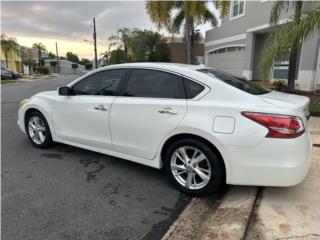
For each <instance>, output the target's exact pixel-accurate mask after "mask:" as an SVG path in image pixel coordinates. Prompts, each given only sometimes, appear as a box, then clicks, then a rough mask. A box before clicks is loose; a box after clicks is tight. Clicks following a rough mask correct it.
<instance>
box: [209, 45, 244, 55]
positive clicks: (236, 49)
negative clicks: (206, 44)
mask: <svg viewBox="0 0 320 240" xmlns="http://www.w3.org/2000/svg"><path fill="white" fill-rule="evenodd" d="M244 50H246V48H245V47H244V46H230V47H222V48H219V49H216V50H213V51H211V52H209V54H223V53H229V52H239V51H244Z"/></svg>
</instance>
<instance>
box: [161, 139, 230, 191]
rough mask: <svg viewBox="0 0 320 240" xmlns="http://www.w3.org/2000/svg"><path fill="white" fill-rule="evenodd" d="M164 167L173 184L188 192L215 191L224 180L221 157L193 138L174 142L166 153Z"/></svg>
mask: <svg viewBox="0 0 320 240" xmlns="http://www.w3.org/2000/svg"><path fill="white" fill-rule="evenodd" d="M165 168H166V172H167V174H168V176H169V178H170V180H171V181H172V182H173V184H174V185H175V186H176V187H177V188H178V189H180V190H181V191H182V192H184V193H187V194H190V195H198V196H204V195H208V194H211V193H214V192H216V191H218V190H219V189H220V187H222V186H223V185H224V183H225V174H224V167H223V163H222V160H221V159H220V158H219V157H218V156H217V155H216V154H215V153H214V151H212V149H211V148H210V147H209V146H208V145H206V144H204V143H202V142H201V141H198V140H196V139H181V140H178V141H177V142H175V143H173V144H172V145H171V146H170V147H169V148H168V149H167V151H166V154H165Z"/></svg>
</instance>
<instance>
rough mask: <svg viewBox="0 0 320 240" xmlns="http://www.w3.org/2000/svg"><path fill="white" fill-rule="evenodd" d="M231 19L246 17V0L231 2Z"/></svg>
mask: <svg viewBox="0 0 320 240" xmlns="http://www.w3.org/2000/svg"><path fill="white" fill-rule="evenodd" d="M230 13H231V18H235V17H239V16H242V15H244V0H234V1H232V2H231V11H230Z"/></svg>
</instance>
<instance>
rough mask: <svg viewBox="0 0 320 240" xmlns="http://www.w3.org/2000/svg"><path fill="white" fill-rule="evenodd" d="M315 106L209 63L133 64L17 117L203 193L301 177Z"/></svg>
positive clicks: (42, 135)
mask: <svg viewBox="0 0 320 240" xmlns="http://www.w3.org/2000/svg"><path fill="white" fill-rule="evenodd" d="M308 105H309V99H308V98H306V97H302V96H297V95H291V94H285V93H280V92H276V91H270V90H266V89H263V88H261V87H258V86H256V85H253V84H252V83H250V82H248V81H245V80H241V79H239V78H237V77H234V76H233V75H230V74H227V73H224V72H221V71H218V70H216V69H212V68H208V67H205V66H194V65H182V64H169V63H131V64H119V65H112V66H108V67H104V68H99V69H97V70H95V71H92V72H90V73H88V74H86V75H84V76H81V77H80V78H78V79H77V80H75V81H74V82H72V83H70V84H69V85H68V86H64V87H60V88H59V89H58V91H47V92H41V93H38V94H36V95H34V96H32V97H31V98H30V99H25V100H24V101H22V102H21V104H20V109H19V114H18V115H19V120H18V124H19V126H20V129H21V130H22V131H23V132H24V133H26V134H27V136H28V137H29V139H30V141H31V143H32V144H33V145H34V146H35V147H38V148H45V147H48V146H50V145H51V144H52V143H53V141H54V142H61V143H65V144H70V145H73V146H77V147H81V148H85V149H89V150H92V151H96V152H100V153H104V154H108V155H112V156H116V157H119V158H125V159H128V160H130V161H134V162H137V163H140V164H144V165H148V166H151V167H155V168H162V167H163V166H164V167H165V169H166V172H167V174H168V176H169V178H170V180H171V181H172V182H173V184H174V185H175V186H176V187H177V188H179V189H180V190H181V191H183V192H185V193H188V194H192V195H206V194H209V193H212V192H215V191H218V190H219V189H220V187H221V186H223V185H224V183H228V184H237V185H258V186H291V185H295V184H298V183H300V182H301V181H302V180H303V179H304V177H305V176H306V174H307V171H308V169H309V164H310V156H311V154H310V151H311V147H312V141H311V137H310V134H309V132H308V127H307V126H308V124H307V117H308V115H309V112H308ZM155 187H156V186H155Z"/></svg>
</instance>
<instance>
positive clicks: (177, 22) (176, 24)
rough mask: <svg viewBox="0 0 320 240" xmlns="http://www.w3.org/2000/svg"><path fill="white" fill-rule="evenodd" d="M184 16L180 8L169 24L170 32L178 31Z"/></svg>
mask: <svg viewBox="0 0 320 240" xmlns="http://www.w3.org/2000/svg"><path fill="white" fill-rule="evenodd" d="M184 18H185V13H184V11H183V10H182V9H181V10H180V11H179V12H178V13H177V15H176V16H175V17H174V18H173V20H172V24H171V32H172V33H180V28H181V26H182V23H183V22H184Z"/></svg>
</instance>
